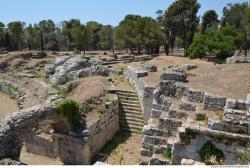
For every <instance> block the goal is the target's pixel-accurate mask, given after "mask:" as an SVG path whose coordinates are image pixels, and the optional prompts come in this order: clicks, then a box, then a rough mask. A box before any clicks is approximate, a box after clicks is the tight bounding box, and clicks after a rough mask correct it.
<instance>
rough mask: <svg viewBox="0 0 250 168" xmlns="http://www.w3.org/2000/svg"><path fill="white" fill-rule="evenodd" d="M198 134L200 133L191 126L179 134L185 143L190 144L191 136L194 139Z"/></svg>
mask: <svg viewBox="0 0 250 168" xmlns="http://www.w3.org/2000/svg"><path fill="white" fill-rule="evenodd" d="M197 134H198V132H197V131H196V130H193V129H191V128H185V132H181V133H180V134H179V136H180V140H181V142H182V143H183V144H189V143H190V139H191V138H192V139H194V138H195V137H196V135H197Z"/></svg>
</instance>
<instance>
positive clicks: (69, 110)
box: [55, 99, 81, 130]
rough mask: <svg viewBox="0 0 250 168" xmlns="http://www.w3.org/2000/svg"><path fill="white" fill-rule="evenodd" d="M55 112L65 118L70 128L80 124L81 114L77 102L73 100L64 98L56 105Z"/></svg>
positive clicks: (77, 127)
mask: <svg viewBox="0 0 250 168" xmlns="http://www.w3.org/2000/svg"><path fill="white" fill-rule="evenodd" d="M55 111H56V113H57V114H60V115H63V116H64V117H66V118H67V120H68V122H69V124H70V126H71V128H72V130H77V129H79V128H80V126H81V115H80V113H79V104H78V103H77V102H75V101H74V100H70V99H66V100H64V101H62V102H60V103H58V104H57V105H56V109H55Z"/></svg>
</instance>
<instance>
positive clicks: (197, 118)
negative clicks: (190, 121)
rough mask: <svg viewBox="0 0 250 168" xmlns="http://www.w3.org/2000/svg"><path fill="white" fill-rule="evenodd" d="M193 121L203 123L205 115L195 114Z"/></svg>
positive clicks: (205, 118)
mask: <svg viewBox="0 0 250 168" xmlns="http://www.w3.org/2000/svg"><path fill="white" fill-rule="evenodd" d="M195 119H196V120H197V121H204V120H207V116H206V114H201V113H197V114H196V115H195Z"/></svg>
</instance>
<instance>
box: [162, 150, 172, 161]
mask: <svg viewBox="0 0 250 168" xmlns="http://www.w3.org/2000/svg"><path fill="white" fill-rule="evenodd" d="M162 155H163V157H164V158H166V159H171V158H172V153H171V149H167V150H165V151H164V152H163V154H162Z"/></svg>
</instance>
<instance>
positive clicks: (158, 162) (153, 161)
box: [149, 157, 170, 165]
mask: <svg viewBox="0 0 250 168" xmlns="http://www.w3.org/2000/svg"><path fill="white" fill-rule="evenodd" d="M169 164H170V161H169V160H166V159H162V158H157V157H152V158H151V159H150V162H149V165H169Z"/></svg>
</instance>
